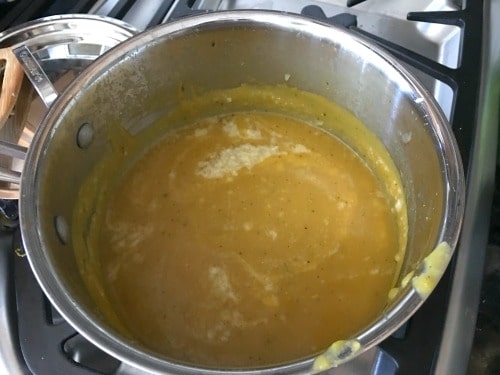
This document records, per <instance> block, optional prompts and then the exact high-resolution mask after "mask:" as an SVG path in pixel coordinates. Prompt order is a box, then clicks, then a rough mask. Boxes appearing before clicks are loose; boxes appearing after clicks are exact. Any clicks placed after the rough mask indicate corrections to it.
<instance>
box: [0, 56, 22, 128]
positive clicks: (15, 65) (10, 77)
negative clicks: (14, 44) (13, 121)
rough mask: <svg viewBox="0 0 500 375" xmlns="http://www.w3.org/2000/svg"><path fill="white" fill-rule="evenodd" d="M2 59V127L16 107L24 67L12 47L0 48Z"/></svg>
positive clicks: (0, 107) (0, 114)
mask: <svg viewBox="0 0 500 375" xmlns="http://www.w3.org/2000/svg"><path fill="white" fill-rule="evenodd" d="M0 60H5V67H4V72H3V80H2V90H1V92H0V128H2V127H3V126H4V125H5V122H6V121H7V119H8V118H9V116H10V114H11V112H12V110H13V109H14V105H15V104H16V101H17V96H18V94H19V90H21V83H22V82H23V68H22V66H21V64H20V63H19V62H18V60H17V58H16V56H15V55H14V53H13V52H12V49H11V48H2V49H0Z"/></svg>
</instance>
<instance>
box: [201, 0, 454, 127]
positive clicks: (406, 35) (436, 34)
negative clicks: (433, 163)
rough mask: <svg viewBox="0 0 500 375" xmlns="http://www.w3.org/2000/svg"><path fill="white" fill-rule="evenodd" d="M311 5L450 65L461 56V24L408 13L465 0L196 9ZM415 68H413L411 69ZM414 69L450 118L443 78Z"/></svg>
mask: <svg viewBox="0 0 500 375" xmlns="http://www.w3.org/2000/svg"><path fill="white" fill-rule="evenodd" d="M307 5H318V6H320V7H321V9H323V11H324V12H325V15H326V16H328V17H331V16H334V15H337V14H341V13H345V12H349V13H350V14H354V15H356V17H357V19H358V27H359V28H360V29H362V30H364V31H367V32H369V33H372V34H374V35H377V36H379V37H381V38H384V39H385V40H388V41H391V42H393V43H396V44H398V45H400V46H404V47H405V48H407V49H409V50H411V51H415V52H418V53H419V54H421V55H422V56H426V57H428V58H430V59H432V60H434V61H436V62H439V63H441V64H443V65H446V66H448V67H450V68H456V67H457V66H458V64H459V59H460V43H461V35H462V30H460V28H459V27H457V26H452V25H442V24H430V23H426V22H413V21H408V20H407V19H406V16H407V14H408V12H413V11H423V10H426V11H450V10H458V9H460V8H461V1H450V0H405V1H401V0H370V1H366V2H364V3H361V4H358V5H356V6H355V7H352V8H348V9H346V6H345V5H346V1H345V0H313V1H310V0H297V1H289V0H272V1H253V0H231V1H225V0H197V1H196V2H195V4H194V6H193V8H194V9H206V10H235V9H248V8H253V9H272V10H279V11H287V12H294V13H300V12H301V10H302V9H303V8H304V7H305V6H307ZM410 69H411V68H410ZM412 72H413V73H414V74H415V75H416V76H417V77H418V78H419V79H420V80H421V81H422V83H424V85H425V86H426V87H427V89H428V90H429V91H430V92H431V93H432V94H433V95H434V97H435V99H436V100H437V101H438V103H439V104H440V106H441V109H442V110H443V112H444V113H445V115H446V116H447V117H448V119H449V118H450V115H451V111H452V104H453V92H452V90H451V88H450V87H448V86H447V85H446V84H444V83H442V82H441V81H438V80H434V79H432V78H430V77H429V76H427V75H425V74H424V73H422V72H421V71H419V70H418V69H413V70H412Z"/></svg>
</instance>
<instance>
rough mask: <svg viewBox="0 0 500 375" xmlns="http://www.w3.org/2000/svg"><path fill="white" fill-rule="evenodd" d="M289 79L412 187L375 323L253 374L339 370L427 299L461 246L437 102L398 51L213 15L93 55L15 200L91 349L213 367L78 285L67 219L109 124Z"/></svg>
mask: <svg viewBox="0 0 500 375" xmlns="http://www.w3.org/2000/svg"><path fill="white" fill-rule="evenodd" d="M285 80H286V81H287V82H286V83H287V84H288V85H290V86H294V87H298V88H300V89H302V90H306V91H310V92H314V93H317V94H320V95H322V96H324V97H326V98H328V99H331V100H333V101H335V102H336V103H338V104H339V105H341V106H343V107H345V108H347V109H348V110H350V111H351V112H352V113H353V114H354V115H355V116H357V117H358V118H359V119H360V120H361V121H362V122H364V124H365V125H366V126H367V127H368V128H370V129H371V130H372V131H373V132H375V133H376V134H377V135H378V137H379V138H380V139H381V140H382V141H383V143H384V144H385V146H386V147H387V149H388V150H389V152H390V153H391V155H392V157H393V159H394V162H395V163H396V166H397V168H398V169H399V171H400V174H401V177H402V180H403V184H404V187H405V192H406V196H407V204H408V211H409V212H408V218H409V233H408V244H407V251H406V256H405V259H404V262H403V266H402V271H401V274H400V276H399V279H398V281H397V285H396V287H397V288H395V289H394V293H393V299H392V300H391V301H390V302H389V303H388V304H387V307H386V308H385V310H384V312H383V313H382V314H381V315H380V317H379V318H378V320H377V321H375V322H373V323H372V324H371V325H370V326H368V327H366V328H365V329H364V330H363V331H362V332H358V333H357V334H355V335H353V337H346V341H342V342H338V343H336V344H335V345H333V346H332V348H330V349H329V350H328V351H327V352H326V355H325V356H322V357H320V358H319V360H317V361H316V362H314V359H313V358H311V359H307V360H300V361H297V362H295V363H290V364H287V365H285V366H280V367H275V368H267V369H258V370H248V371H247V372H246V373H259V374H261V373H262V374H277V373H287V374H294V373H297V374H298V373H308V372H311V371H320V370H322V369H325V368H328V367H331V366H336V365H338V364H340V363H342V362H345V361H348V360H350V359H351V358H353V357H355V356H356V355H358V354H360V353H362V352H363V351H365V350H366V349H368V348H370V347H372V346H374V345H376V344H377V343H378V342H380V341H381V340H383V339H384V338H385V337H387V336H388V335H389V334H390V333H391V332H393V331H394V330H395V329H397V328H398V327H399V326H400V325H401V324H402V323H403V322H405V321H406V320H407V319H408V318H409V317H410V316H411V315H412V314H413V313H414V312H415V311H416V309H417V308H418V307H419V306H420V305H421V303H422V302H423V301H424V300H425V298H426V297H427V295H428V293H429V292H430V290H431V289H432V288H433V287H434V286H435V284H436V283H437V280H438V279H439V278H440V276H441V275H442V273H443V272H444V269H445V268H446V266H447V264H448V261H449V258H450V256H451V253H452V251H453V249H454V248H455V245H456V243H457V240H458V236H459V229H460V226H461V220H462V215H463V204H464V190H465V188H464V176H463V170H462V165H461V160H460V156H459V153H458V150H457V145H456V142H455V140H454V138H453V135H452V133H451V131H450V127H449V125H448V123H447V121H446V120H445V118H444V116H443V115H442V113H441V112H440V110H439V108H438V107H437V106H436V104H435V103H434V101H433V99H432V97H431V96H430V95H429V93H428V92H427V91H426V90H425V89H424V88H423V87H422V86H421V85H420V84H419V83H418V82H417V81H416V79H415V78H414V77H413V76H412V75H411V74H410V73H409V72H408V70H407V69H405V68H404V67H403V66H402V65H401V64H399V63H398V62H397V61H395V60H394V58H393V57H392V56H390V55H388V54H387V53H385V52H384V51H382V50H380V49H379V48H377V47H375V46H374V45H372V44H371V43H370V42H367V41H365V40H363V39H361V38H359V37H357V36H354V35H352V34H351V33H349V32H347V31H345V30H343V29H339V28H336V27H332V26H328V25H324V24H322V23H319V22H316V21H313V20H308V19H304V18H302V17H300V16H293V15H287V14H277V13H272V12H261V11H248V12H227V13H213V14H206V15H201V16H197V17H193V18H189V19H183V20H179V21H176V22H173V23H170V24H166V25H162V26H159V27H157V28H155V29H152V30H149V31H146V32H144V33H142V34H140V35H138V36H136V37H134V38H132V39H130V40H129V41H127V42H124V43H122V44H120V45H119V46H118V47H116V48H114V49H113V50H111V51H110V52H108V53H107V54H105V55H104V56H103V57H101V58H99V59H98V60H97V61H96V62H94V63H93V64H92V65H91V66H90V67H89V68H87V69H86V70H85V71H84V72H83V73H82V74H81V75H80V76H79V77H78V78H77V79H76V80H75V81H74V82H73V83H72V84H71V85H70V86H69V88H67V89H66V91H65V92H64V93H63V94H62V95H61V96H60V97H59V98H58V100H57V101H56V102H55V104H54V105H53V106H52V108H51V109H50V111H49V113H48V114H47V116H46V117H45V119H44V121H43V123H42V125H41V127H40V128H39V130H38V131H37V133H36V134H35V137H34V139H33V143H32V145H31V147H30V149H29V152H28V155H27V159H26V163H25V168H24V172H23V176H22V183H21V202H20V217H21V227H22V235H23V241H24V246H25V248H26V253H27V255H28V258H29V261H30V263H31V266H32V268H33V271H34V273H35V275H36V277H37V279H38V281H39V283H40V285H41V286H42V288H43V290H44V291H45V293H46V294H47V296H48V297H49V299H50V300H51V302H52V303H53V304H54V305H55V307H56V308H57V309H58V310H59V311H60V312H61V314H62V316H64V318H66V319H67V320H68V321H69V322H70V323H71V324H72V325H73V326H74V327H75V328H76V329H77V330H78V331H79V332H80V333H81V334H83V335H84V336H85V337H87V338H88V339H89V340H90V341H92V342H94V343H95V344H96V345H98V346H99V347H101V348H102V349H104V350H105V351H107V352H109V353H110V354H112V355H114V356H116V357H117V358H119V359H121V360H123V361H125V362H127V363H129V364H131V365H133V366H136V367H140V368H142V369H146V370H149V371H153V372H162V373H184V374H188V373H189V374H193V373H207V370H206V369H200V368H195V367H191V366H186V365H182V364H178V363H173V362H171V361H168V360H167V359H165V358H163V357H161V356H159V355H157V354H155V353H152V352H151V351H150V350H148V349H147V348H145V347H143V346H141V345H140V344H139V343H137V342H133V341H131V340H129V339H127V338H125V337H123V336H121V335H120V334H119V333H118V332H117V331H115V330H114V329H113V328H112V326H111V324H109V322H107V321H106V320H105V318H103V315H102V314H100V312H99V309H98V308H97V307H96V304H95V303H94V301H93V300H92V298H91V297H90V295H89V293H88V291H87V289H86V288H85V286H84V283H83V281H82V278H81V277H80V274H79V271H78V268H77V264H76V261H75V256H74V252H73V250H72V244H71V227H72V211H73V208H74V204H75V198H76V194H77V192H78V189H79V187H80V185H81V184H82V181H83V180H84V179H85V177H86V176H87V174H88V173H89V171H90V170H91V169H92V168H93V167H94V165H95V164H96V163H97V162H98V161H99V160H100V159H101V158H102V157H103V155H105V153H106V152H107V151H108V146H109V145H108V133H107V126H108V124H110V123H113V124H122V126H123V127H125V128H127V129H129V130H130V129H132V127H133V126H134V124H136V123H138V122H141V123H142V124H144V123H146V124H147V119H148V118H149V117H148V116H151V114H154V113H158V112H161V111H162V110H164V109H165V108H171V107H174V106H175V105H176V102H177V101H178V95H177V93H178V90H179V87H180V85H181V84H193V85H196V86H197V87H201V88H205V89H218V88H230V87H236V86H239V85H240V84H242V83H248V82H257V83H266V84H283V83H284V81H285ZM158 98H161V100H158ZM438 245H439V246H438ZM435 249H436V250H435ZM422 282H424V283H422ZM426 282H427V283H426ZM422 285H425V287H423V286H422ZM313 363H315V366H316V367H314V369H313ZM211 371H212V373H219V372H222V370H221V371H219V370H211Z"/></svg>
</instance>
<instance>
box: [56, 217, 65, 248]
mask: <svg viewBox="0 0 500 375" xmlns="http://www.w3.org/2000/svg"><path fill="white" fill-rule="evenodd" d="M54 228H55V230H56V234H57V238H59V241H61V243H62V244H63V245H66V244H67V243H68V240H69V227H68V223H67V222H66V219H64V217H62V216H56V217H54Z"/></svg>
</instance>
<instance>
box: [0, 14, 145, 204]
mask: <svg viewBox="0 0 500 375" xmlns="http://www.w3.org/2000/svg"><path fill="white" fill-rule="evenodd" d="M136 32H137V30H136V29H134V28H133V27H132V26H130V25H128V24H126V23H125V22H122V21H119V20H116V19H111V18H108V17H102V16H95V15H81V14H79V15H71V14H69V15H64V16H52V17H46V18H43V19H39V20H35V21H32V22H28V23H26V24H24V25H21V26H20V27H17V28H13V29H10V30H5V31H4V32H2V33H0V47H7V46H8V47H20V46H21V45H22V46H24V47H25V48H26V49H27V51H28V52H26V50H25V51H24V53H29V54H31V55H32V56H33V58H34V59H35V60H36V61H37V63H38V64H39V65H40V68H37V72H35V74H36V76H33V77H32V78H33V79H34V80H38V81H39V82H40V83H45V85H44V86H42V87H40V88H41V89H42V90H43V91H42V92H41V97H42V98H43V100H41V99H40V96H37V95H36V93H35V92H34V90H33V87H32V85H30V83H29V82H27V80H25V82H23V85H22V86H21V91H20V94H19V99H18V101H17V104H16V107H15V110H14V113H13V114H12V115H11V116H10V117H9V119H8V120H7V122H6V124H5V126H4V127H3V128H2V129H0V140H2V141H4V142H9V143H13V144H17V145H20V146H23V147H28V146H29V144H30V143H31V139H32V138H33V134H34V132H35V131H36V128H37V127H38V124H39V123H40V122H41V121H42V118H43V116H44V115H45V114H46V112H47V109H46V106H47V105H50V103H51V102H52V101H53V100H54V99H55V96H56V95H57V91H62V90H64V88H65V87H66V86H67V85H68V83H69V82H71V80H72V79H73V78H74V77H76V76H77V75H78V74H79V73H80V72H81V71H82V70H83V69H84V68H85V67H86V66H88V65H89V64H90V63H91V62H92V61H94V60H95V59H96V58H97V57H98V56H100V55H101V54H103V53H104V52H106V51H107V50H109V49H110V48H112V47H114V46H115V45H117V44H118V43H120V42H122V41H124V40H126V39H128V38H130V37H131V36H132V35H134V34H135V33H136ZM28 57H29V56H28ZM28 57H25V58H28ZM0 74H2V72H1V71H0ZM45 74H46V77H45V78H44V77H43V75H45ZM40 79H42V80H41V81H40ZM52 84H53V85H54V86H55V89H54V90H52V88H51V87H50V86H52ZM47 90H49V91H47ZM23 164H24V162H23V160H22V159H19V158H11V157H8V156H1V155H0V168H3V169H4V170H5V171H8V170H12V173H10V174H11V177H15V175H19V173H20V172H21V171H22V168H23ZM5 177H7V176H5ZM1 180H4V181H5V180H7V178H4V179H0V181H1ZM10 182H11V183H5V182H0V199H17V198H18V197H19V185H18V184H17V183H16V182H15V178H14V179H12V180H11V181H10Z"/></svg>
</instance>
